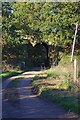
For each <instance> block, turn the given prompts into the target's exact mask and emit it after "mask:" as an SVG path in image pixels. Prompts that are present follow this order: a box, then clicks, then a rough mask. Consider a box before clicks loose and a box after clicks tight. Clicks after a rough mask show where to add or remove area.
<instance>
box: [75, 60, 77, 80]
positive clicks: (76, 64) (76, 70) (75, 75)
mask: <svg viewBox="0 0 80 120" xmlns="http://www.w3.org/2000/svg"><path fill="white" fill-rule="evenodd" d="M76 79H77V61H76V59H75V60H74V82H76Z"/></svg>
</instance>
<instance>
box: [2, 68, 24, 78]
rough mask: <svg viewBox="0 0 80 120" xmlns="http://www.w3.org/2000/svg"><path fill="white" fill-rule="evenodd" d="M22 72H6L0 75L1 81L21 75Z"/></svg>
mask: <svg viewBox="0 0 80 120" xmlns="http://www.w3.org/2000/svg"><path fill="white" fill-rule="evenodd" d="M22 72H23V71H21V70H19V71H17V70H12V71H7V72H3V73H1V74H0V77H2V79H3V80H4V79H6V78H8V77H11V76H14V75H17V74H20V73H22Z"/></svg>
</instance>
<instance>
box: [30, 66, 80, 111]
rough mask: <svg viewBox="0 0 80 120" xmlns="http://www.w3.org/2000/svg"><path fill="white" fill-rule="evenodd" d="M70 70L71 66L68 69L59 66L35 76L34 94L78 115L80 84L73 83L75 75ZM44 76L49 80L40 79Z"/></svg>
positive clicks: (79, 108) (33, 83) (33, 82)
mask: <svg viewBox="0 0 80 120" xmlns="http://www.w3.org/2000/svg"><path fill="white" fill-rule="evenodd" d="M65 66H66V65H65ZM70 68H71V66H68V68H67V67H61V65H59V66H57V67H54V68H51V69H49V70H45V71H43V72H42V73H41V74H39V75H37V76H35V77H34V78H33V81H32V85H33V92H35V93H36V94H39V95H40V96H42V97H45V98H46V99H48V100H50V101H52V102H53V101H55V102H57V103H58V104H59V105H60V106H62V107H64V108H65V109H68V110H71V111H73V112H77V113H78V112H80V104H79V99H80V95H79V91H80V83H77V82H75V83H74V82H73V76H72V75H73V73H71V72H70V71H71V69H70ZM68 69H70V71H69V70H68ZM44 75H45V76H47V78H46V79H45V78H43V79H40V78H41V76H44Z"/></svg>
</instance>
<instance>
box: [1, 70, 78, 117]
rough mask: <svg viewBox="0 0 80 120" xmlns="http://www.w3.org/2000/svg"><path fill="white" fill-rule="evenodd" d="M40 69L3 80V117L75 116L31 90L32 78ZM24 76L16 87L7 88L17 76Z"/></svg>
mask: <svg viewBox="0 0 80 120" xmlns="http://www.w3.org/2000/svg"><path fill="white" fill-rule="evenodd" d="M38 73H40V71H31V72H25V73H23V74H21V75H18V76H14V77H11V78H9V79H7V80H5V81H4V82H3V86H2V87H3V100H2V105H3V109H2V118H73V117H74V116H75V115H74V113H69V112H68V111H66V110H64V109H62V108H61V107H59V106H58V105H56V104H55V103H51V102H48V101H46V100H43V99H41V98H40V97H39V96H37V95H33V94H32V92H31V87H32V86H31V79H32V78H33V77H34V76H35V75H36V74H38ZM19 77H24V78H22V79H21V80H20V81H19V82H18V84H17V86H16V87H15V88H7V86H8V84H9V83H10V82H11V81H12V80H14V79H15V78H19ZM76 117H77V116H76Z"/></svg>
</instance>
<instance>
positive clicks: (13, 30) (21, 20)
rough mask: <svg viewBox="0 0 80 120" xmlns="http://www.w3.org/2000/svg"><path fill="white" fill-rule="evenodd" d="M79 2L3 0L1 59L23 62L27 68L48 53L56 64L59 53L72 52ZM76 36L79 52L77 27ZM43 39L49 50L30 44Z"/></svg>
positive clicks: (52, 62)
mask: <svg viewBox="0 0 80 120" xmlns="http://www.w3.org/2000/svg"><path fill="white" fill-rule="evenodd" d="M79 6H80V2H59V3H57V2H41V3H37V2H34V3H31V2H25V3H24V2H23V3H20V2H11V3H9V2H7V3H5V2H3V3H2V23H3V24H2V31H3V37H2V39H3V40H2V45H3V56H2V57H3V63H4V64H6V65H7V64H8V65H9V64H10V65H11V66H18V67H20V64H21V63H22V62H24V63H25V66H26V68H27V67H32V66H33V65H35V66H40V65H41V63H42V62H44V61H45V60H46V58H47V57H48V58H49V62H50V66H52V65H53V64H54V65H57V64H58V63H59V61H60V60H61V59H62V58H61V56H60V54H62V55H64V53H66V54H70V53H71V48H72V43H73V39H74V33H75V27H76V23H77V22H78V23H79V22H80V15H79V14H80V10H79ZM11 10H13V12H11ZM76 39H77V40H76V49H75V55H79V54H80V52H79V51H80V50H79V48H80V44H79V40H80V36H79V31H78V33H77V38H76ZM42 43H45V44H47V45H49V48H48V49H47V51H48V52H47V51H46V50H45V47H44V46H37V47H33V46H35V45H36V44H40V45H42ZM46 48H47V47H46ZM60 52H61V53H60ZM46 64H47V63H46ZM4 66H5V65H4ZM33 67H34V66H33ZM6 69H7V68H6Z"/></svg>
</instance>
